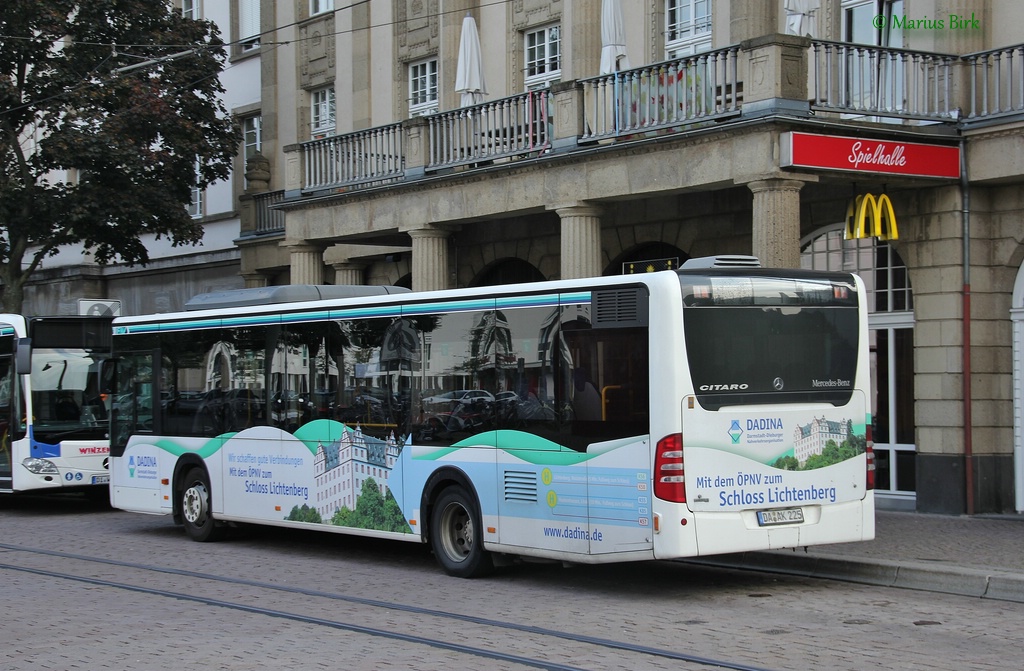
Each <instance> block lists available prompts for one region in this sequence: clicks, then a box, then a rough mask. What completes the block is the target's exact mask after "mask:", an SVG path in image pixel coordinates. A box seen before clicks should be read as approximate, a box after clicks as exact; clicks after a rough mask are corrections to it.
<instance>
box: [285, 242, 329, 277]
mask: <svg viewBox="0 0 1024 671" xmlns="http://www.w3.org/2000/svg"><path fill="white" fill-rule="evenodd" d="M281 246H282V247H285V248H287V249H288V258H289V260H290V262H291V279H290V280H289V284H323V283H324V258H323V257H324V250H323V248H321V247H320V246H318V245H311V244H308V243H305V242H296V243H288V242H282V243H281Z"/></svg>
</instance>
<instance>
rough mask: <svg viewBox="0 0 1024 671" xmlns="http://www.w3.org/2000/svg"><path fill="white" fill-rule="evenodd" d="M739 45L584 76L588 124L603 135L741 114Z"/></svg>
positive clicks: (590, 135)
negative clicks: (618, 70) (598, 74)
mask: <svg viewBox="0 0 1024 671" xmlns="http://www.w3.org/2000/svg"><path fill="white" fill-rule="evenodd" d="M738 56H739V48H738V47H729V48H727V49H719V50H718V51H711V52H708V53H703V54H698V55H695V56H687V57H685V58H677V59H675V60H672V61H665V62H664V63H655V64H654V65H645V66H643V67H639V68H633V69H632V70H624V71H622V72H615V73H613V74H608V75H602V76H600V77H592V78H590V79H584V80H581V81H580V85H581V86H582V87H583V99H584V103H583V104H584V127H583V129H582V131H583V132H582V133H581V134H580V139H581V140H583V141H586V140H598V139H601V138H604V137H614V136H620V135H623V134H631V133H636V132H640V131H647V130H654V129H658V128H665V127H671V126H678V125H682V124H688V123H693V122H695V121H703V120H710V119H714V118H719V117H722V116H726V115H730V114H739V111H740V95H741V92H742V89H741V84H740V82H739V77H738V75H737V60H738Z"/></svg>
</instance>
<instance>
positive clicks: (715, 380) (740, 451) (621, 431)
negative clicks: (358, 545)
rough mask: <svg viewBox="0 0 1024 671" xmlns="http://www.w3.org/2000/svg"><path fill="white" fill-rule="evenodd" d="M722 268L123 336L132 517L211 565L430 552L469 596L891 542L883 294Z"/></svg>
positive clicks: (201, 314)
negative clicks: (647, 568) (876, 335)
mask: <svg viewBox="0 0 1024 671" xmlns="http://www.w3.org/2000/svg"><path fill="white" fill-rule="evenodd" d="M738 262H746V263H748V264H751V265H756V259H751V257H741V258H740V259H739V260H735V259H734V263H738ZM716 264H725V262H724V261H722V260H717V261H711V260H696V261H695V262H690V265H689V266H684V268H683V269H682V270H679V271H663V272H657V273H649V274H642V275H630V276H619V277H601V278H590V279H579V280H565V281H558V282H538V283H534V284H520V285H509V286H499V287H493V286H492V287H486V288H480V289H460V290H450V291H437V292H425V293H401V292H399V293H385V291H387V290H386V289H385V288H384V287H298V286H292V287H268V288H265V289H244V290H240V291H238V292H224V293H221V294H208V295H204V296H199V297H196V298H195V299H193V300H192V301H190V308H194V310H193V311H188V312H181V313H176V314H164V315H149V316H138V317H123V318H119V319H117V320H116V321H115V322H114V328H113V330H114V335H113V342H114V356H115V358H116V364H117V373H116V378H117V393H118V394H119V397H120V398H123V399H125V400H124V402H123V403H118V404H116V405H115V406H114V416H113V421H112V433H113V435H112V444H111V501H112V503H113V505H114V506H115V507H118V508H123V509H125V510H131V511H138V512H144V513H158V514H160V513H162V514H171V515H173V516H174V518H175V520H176V521H177V522H179V523H182V524H184V526H185V530H186V532H187V534H188V535H189V536H190V537H191V538H193V539H195V540H199V541H205V540H212V539H215V538H217V537H219V536H221V535H222V533H223V532H224V531H225V527H226V526H229V525H231V524H233V523H259V524H268V525H277V526H294V527H303V528H314V529H322V530H326V531H338V532H345V533H353V534H362V535H371V536H378V537H388V538H395V539H402V540H409V541H415V542H427V543H429V544H430V546H431V548H432V549H433V551H434V553H435V555H436V556H437V559H438V561H439V563H440V564H441V566H442V568H443V569H444V570H445V571H447V572H448V573H450V574H452V575H457V576H466V577H468V576H475V575H479V574H481V573H484V572H486V571H487V570H489V569H490V568H492V567H493V566H494V565H495V564H498V563H503V562H507V561H509V560H510V559H512V558H515V557H540V558H548V559H555V560H562V561H566V562H580V563H598V562H616V561H634V560H647V559H668V558H676V557H693V556H699V555H710V554H716V553H728V552H738V551H745V550H758V549H774V548H786V547H796V546H807V545H815V544H821V543H838V542H845V541H860V540H867V539H871V538H873V536H874V499H873V494H874V492H873V491H872V490H873V488H874V483H873V476H874V473H873V468H874V464H873V460H872V453H871V432H870V431H871V429H870V424H871V417H870V410H869V402H868V395H867V389H868V376H869V368H868V349H867V311H866V307H865V304H864V288H863V285H862V283H861V281H860V279H859V278H857V277H856V276H854V275H850V274H841V273H822V272H809V271H799V270H770V269H762V268H759V267H739V268H737V267H717V266H716ZM726 265H728V264H726ZM389 289H390V290H391V291H398V290H396V289H395V288H393V287H392V288H389ZM402 291H404V290H402ZM339 292H340V294H343V295H347V296H348V297H331V296H334V295H339ZM359 292H365V295H358V293H359Z"/></svg>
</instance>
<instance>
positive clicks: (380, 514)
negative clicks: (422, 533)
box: [331, 478, 410, 534]
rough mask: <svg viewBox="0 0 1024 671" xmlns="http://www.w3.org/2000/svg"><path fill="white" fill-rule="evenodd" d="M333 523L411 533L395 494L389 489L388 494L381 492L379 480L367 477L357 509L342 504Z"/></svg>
mask: <svg viewBox="0 0 1024 671" xmlns="http://www.w3.org/2000/svg"><path fill="white" fill-rule="evenodd" d="M331 524H334V525H337V526H342V527H356V528H358V529H376V530H378V531H398V532H400V533H406V534H407V533H410V529H409V524H408V522H406V521H405V516H404V515H402V509H401V508H399V507H398V502H397V501H395V497H394V495H393V494H392V493H391V492H390V491H388V492H387V496H384V495H382V494H381V493H380V489H379V488H378V485H377V481H376V480H374V479H373V478H367V479H366V480H364V481H363V487H362V489H361V490H360V492H359V498H358V499H357V500H356V509H355V510H349V509H348V508H347V507H344V506H342V507H341V508H339V509H338V510H336V511H335V512H334V517H333V518H331Z"/></svg>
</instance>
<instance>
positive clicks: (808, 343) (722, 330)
mask: <svg viewBox="0 0 1024 671" xmlns="http://www.w3.org/2000/svg"><path fill="white" fill-rule="evenodd" d="M680 279H681V282H682V284H683V287H682V288H683V305H684V310H683V322H684V333H685V342H686V352H687V356H688V359H689V366H690V372H691V374H692V376H693V386H694V390H695V391H696V392H697V400H698V402H699V403H700V404H701V406H703V407H704V408H706V409H709V410H715V409H718V408H720V407H723V406H731V405H756V404H764V403H803V402H827V403H831V404H833V405H836V406H839V405H844V404H845V403H847V402H849V399H850V395H851V394H852V393H853V389H854V381H855V374H856V366H857V348H858V346H859V343H858V333H859V329H858V319H859V314H858V308H857V295H856V286H855V285H854V284H853V283H852V282H843V281H837V279H836V277H835V276H831V277H822V276H813V275H808V276H807V277H800V278H791V277H790V278H779V277H772V276H753V277H751V276H743V277H739V276H721V277H719V276H710V275H708V276H693V275H681V276H680Z"/></svg>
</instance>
